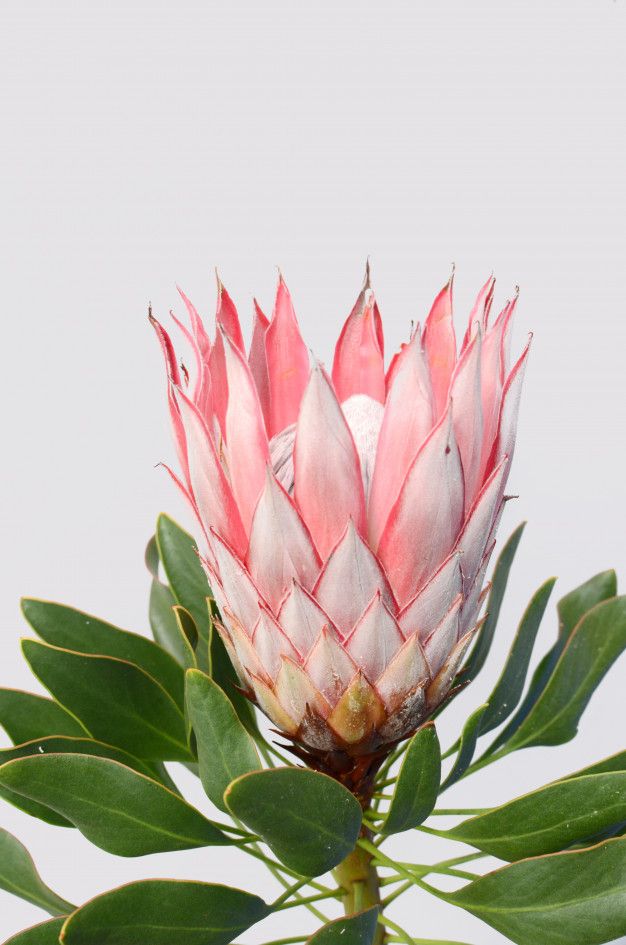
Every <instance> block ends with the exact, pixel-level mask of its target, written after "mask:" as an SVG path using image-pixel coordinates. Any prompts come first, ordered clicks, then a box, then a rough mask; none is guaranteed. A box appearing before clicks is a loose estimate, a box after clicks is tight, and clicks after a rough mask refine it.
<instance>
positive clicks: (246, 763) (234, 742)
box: [186, 669, 261, 811]
mask: <svg viewBox="0 0 626 945" xmlns="http://www.w3.org/2000/svg"><path fill="white" fill-rule="evenodd" d="M186 693H187V710H188V712H189V717H190V719H191V724H192V726H193V730H194V733H195V736H196V743H197V748H198V762H199V764H200V779H201V781H202V785H203V787H204V790H205V791H206V793H207V795H208V796H209V797H210V799H211V800H212V801H213V803H214V804H215V805H216V806H217V807H219V808H221V809H222V810H224V811H227V810H228V808H227V807H226V804H225V803H224V791H225V790H226V788H227V787H228V785H229V784H230V783H231V781H234V780H235V778H238V777H240V776H241V775H243V774H248V773H249V772H251V771H258V770H259V768H260V767H261V763H260V761H259V755H258V753H257V750H256V747H255V745H254V742H253V741H252V738H251V737H250V735H249V734H248V732H247V731H246V730H245V728H244V727H243V725H242V724H241V722H240V721H239V719H238V717H237V714H236V712H235V710H234V708H233V704H232V702H231V701H230V699H229V698H228V697H227V696H226V694H225V693H224V692H223V691H222V690H221V689H220V687H219V686H218V685H217V683H216V682H214V681H213V680H212V679H209V677H208V676H207V675H205V673H203V672H201V671H200V670H198V669H190V670H189V671H188V672H187V675H186Z"/></svg>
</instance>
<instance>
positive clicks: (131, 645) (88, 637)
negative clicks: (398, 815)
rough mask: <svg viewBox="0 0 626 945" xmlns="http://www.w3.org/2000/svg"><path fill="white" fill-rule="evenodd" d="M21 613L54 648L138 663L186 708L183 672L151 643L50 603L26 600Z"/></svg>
mask: <svg viewBox="0 0 626 945" xmlns="http://www.w3.org/2000/svg"><path fill="white" fill-rule="evenodd" d="M22 613H23V614H24V616H25V617H26V620H27V621H28V623H29V624H30V625H31V627H32V628H33V630H34V631H35V633H36V634H37V635H38V636H40V637H41V639H42V640H44V641H45V642H46V643H50V644H51V646H57V647H60V648H62V649H65V650H73V651H74V652H75V653H92V654H94V655H97V656H114V657H117V659H120V660H126V661H127V662H128V663H135V664H136V665H137V666H140V667H141V669H143V670H145V672H146V673H148V675H149V676H152V678H153V679H156V681H157V682H158V683H160V684H161V685H162V686H163V688H164V689H165V691H166V692H168V693H169V694H170V695H171V696H172V697H173V699H174V700H175V701H176V702H177V703H178V705H179V706H181V707H182V706H183V705H184V691H185V682H184V675H183V672H182V670H181V668H180V666H179V665H178V663H177V662H176V660H174V659H173V658H172V657H171V656H170V654H169V653H166V652H165V651H164V650H163V649H162V648H161V647H160V646H157V645H156V643H153V642H152V640H148V639H147V638H146V637H142V636H139V635H138V634H136V633H129V632H128V631H127V630H120V629H119V628H118V627H114V626H113V625H112V624H110V623H105V622H104V621H103V620H99V619H98V618H97V617H92V616H91V614H85V613H83V612H82V611H80V610H74V609H73V608H72V607H66V606H64V605H63V604H54V603H51V602H50V601H44V600H34V599H32V598H24V599H23V600H22Z"/></svg>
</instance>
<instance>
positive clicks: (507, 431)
mask: <svg viewBox="0 0 626 945" xmlns="http://www.w3.org/2000/svg"><path fill="white" fill-rule="evenodd" d="M531 342H532V335H530V336H529V338H528V344H527V345H526V347H525V348H524V351H523V352H522V355H521V357H520V358H519V360H518V361H517V363H516V364H515V365H514V367H513V370H512V371H511V373H510V374H509V376H508V378H507V380H506V383H505V385H504V390H503V392H502V403H501V405H500V416H499V418H498V435H497V437H496V440H495V442H494V445H493V449H492V451H491V456H490V457H489V461H488V463H487V473H489V471H490V470H491V469H493V468H494V466H495V465H497V464H498V463H499V462H501V461H502V457H503V456H505V455H506V456H508V457H509V466H510V464H511V461H512V459H513V452H514V450H515V435H516V433H517V418H518V414H519V406H520V399H521V396H522V384H523V383H524V374H525V372H526V363H527V361H528V353H529V351H530V345H531Z"/></svg>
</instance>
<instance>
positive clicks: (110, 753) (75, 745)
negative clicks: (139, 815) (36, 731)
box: [0, 735, 169, 827]
mask: <svg viewBox="0 0 626 945" xmlns="http://www.w3.org/2000/svg"><path fill="white" fill-rule="evenodd" d="M50 753H54V754H67V753H72V754H81V755H83V754H84V755H96V756H98V757H100V758H113V760H114V761H119V762H121V763H122V764H125V765H127V766H128V767H129V768H133V769H134V770H135V771H139V772H140V773H141V774H145V775H146V776H148V777H152V778H155V776H156V772H155V771H154V769H151V768H150V767H149V766H148V765H147V764H145V763H144V762H142V761H139V759H138V758H134V757H133V756H132V755H129V754H127V753H126V752H124V751H122V750H121V749H119V748H113V747H111V746H110V745H105V744H103V743H102V742H97V741H94V740H93V739H91V738H67V737H64V736H61V735H50V736H48V737H47V738H38V739H35V740H34V741H31V742H25V743H24V744H23V745H17V746H16V747H15V748H4V749H2V750H0V765H3V764H6V762H7V761H14V760H15V759H16V758H27V757H30V756H31V755H43V754H46V755H48V754H50ZM168 786H169V785H168ZM0 796H2V797H3V798H4V799H5V800H6V801H9V803H10V804H13V805H14V807H17V808H19V810H22V811H24V812H25V813H27V814H30V815H31V816H32V817H38V818H39V820H43V821H45V822H46V823H48V824H53V825H54V826H56V827H73V826H74V825H73V824H72V823H70V821H69V820H67V818H65V817H61V816H60V814H57V812H56V811H54V810H52V809H51V808H50V807H45V806H44V805H43V804H39V803H38V802H37V801H33V800H31V799H30V798H29V797H24V796H23V795H22V794H16V793H15V791H9V790H8V788H5V787H0Z"/></svg>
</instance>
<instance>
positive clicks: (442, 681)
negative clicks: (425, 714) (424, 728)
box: [426, 625, 480, 711]
mask: <svg viewBox="0 0 626 945" xmlns="http://www.w3.org/2000/svg"><path fill="white" fill-rule="evenodd" d="M479 628H480V625H477V626H476V627H474V628H473V629H472V630H469V631H468V632H467V633H466V634H465V635H464V636H462V637H461V639H460V640H459V642H458V643H457V645H456V646H455V647H454V649H453V650H452V653H451V654H450V656H449V657H448V659H447V660H446V662H445V663H444V664H443V666H442V667H441V669H440V670H439V672H438V673H437V675H436V676H435V678H434V679H433V681H432V682H431V684H430V686H429V687H428V689H427V690H426V702H427V706H428V708H429V709H430V710H431V711H432V710H433V709H435V708H436V707H437V706H438V705H439V703H440V702H441V701H442V699H443V698H444V697H445V696H446V695H447V693H448V692H449V690H450V686H451V685H452V682H453V680H454V677H455V676H456V674H457V672H458V670H459V668H460V666H461V662H462V661H463V657H464V656H465V654H466V652H467V648H468V646H469V645H470V643H471V642H472V639H473V638H474V634H475V633H476V632H477V630H478V629H479Z"/></svg>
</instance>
